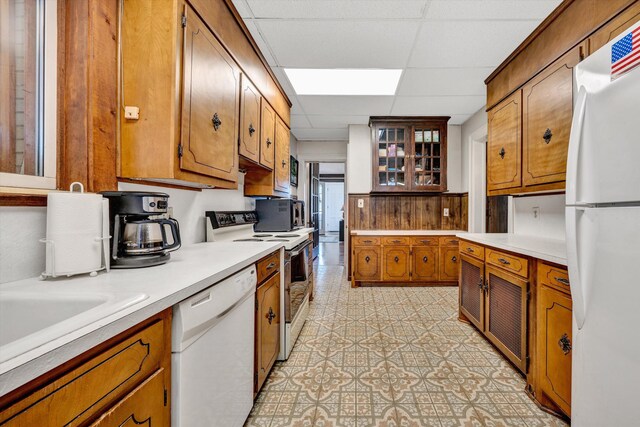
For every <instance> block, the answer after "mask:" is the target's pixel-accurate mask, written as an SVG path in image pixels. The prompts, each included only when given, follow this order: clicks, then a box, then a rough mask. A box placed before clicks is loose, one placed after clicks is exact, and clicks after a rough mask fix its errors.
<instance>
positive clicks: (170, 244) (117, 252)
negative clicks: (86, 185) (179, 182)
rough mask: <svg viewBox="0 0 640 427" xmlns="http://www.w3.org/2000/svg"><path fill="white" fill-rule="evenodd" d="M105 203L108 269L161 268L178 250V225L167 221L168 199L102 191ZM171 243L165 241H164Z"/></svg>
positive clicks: (125, 192)
mask: <svg viewBox="0 0 640 427" xmlns="http://www.w3.org/2000/svg"><path fill="white" fill-rule="evenodd" d="M101 194H102V195H103V196H104V197H105V198H107V199H109V235H110V236H111V240H110V244H111V257H110V262H111V268H138V267H150V266H152V265H159V264H164V263H165V262H167V261H169V258H170V254H169V252H171V251H175V250H176V249H178V248H179V247H180V228H179V227H178V221H176V220H175V219H173V218H168V217H167V215H166V214H167V211H168V208H169V205H168V200H169V195H168V194H165V193H151V192H144V191H105V192H103V193H101ZM169 235H170V237H171V239H168V237H169Z"/></svg>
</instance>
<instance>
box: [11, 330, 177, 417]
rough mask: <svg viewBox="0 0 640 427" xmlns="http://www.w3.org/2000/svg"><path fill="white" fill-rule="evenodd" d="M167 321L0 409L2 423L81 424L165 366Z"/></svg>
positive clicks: (139, 333) (126, 340) (134, 336)
mask: <svg viewBox="0 0 640 427" xmlns="http://www.w3.org/2000/svg"><path fill="white" fill-rule="evenodd" d="M164 325H165V323H164V322H162V321H158V322H157V323H154V324H153V325H151V326H149V327H148V328H146V329H144V330H142V331H140V332H138V333H136V334H134V335H133V336H131V337H129V338H127V339H125V340H124V341H122V342H120V343H119V344H116V345H115V346H113V347H111V348H110V349H108V350H106V351H105V352H104V353H102V354H100V355H99V356H97V357H95V358H93V359H91V360H89V361H88V362H86V363H84V364H83V365H81V366H79V367H78V368H76V369H74V370H72V371H71V372H69V373H67V374H65V375H63V376H62V377H60V378H58V379H56V380H54V381H53V382H52V383H49V384H48V385H46V386H45V387H43V388H42V389H40V390H38V391H36V392H35V393H33V394H31V395H29V396H28V397H27V398H25V399H23V400H21V401H19V402H18V403H16V404H14V405H13V406H11V407H9V408H8V409H7V410H6V411H4V412H2V413H0V425H3V426H37V425H42V420H47V425H55V426H62V425H64V426H78V425H82V424H84V423H86V421H87V420H88V419H89V418H91V417H92V416H93V415H95V414H96V413H100V412H102V411H104V410H105V409H106V408H108V407H110V406H112V405H113V404H114V403H115V402H116V401H117V400H119V399H120V398H122V396H123V395H124V394H125V393H127V392H129V391H131V390H132V389H133V388H134V387H135V386H136V385H137V384H140V383H141V382H142V381H144V379H145V378H147V377H149V375H151V374H152V373H153V372H155V371H157V370H158V369H160V368H161V365H162V362H163V357H164V353H165V339H164V337H165V330H164Z"/></svg>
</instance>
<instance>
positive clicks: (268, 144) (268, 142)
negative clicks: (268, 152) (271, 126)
mask: <svg viewBox="0 0 640 427" xmlns="http://www.w3.org/2000/svg"><path fill="white" fill-rule="evenodd" d="M270 145H271V140H270V139H269V138H267V147H269V146H270Z"/></svg>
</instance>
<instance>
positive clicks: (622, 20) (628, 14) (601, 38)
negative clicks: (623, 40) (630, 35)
mask: <svg viewBox="0 0 640 427" xmlns="http://www.w3.org/2000/svg"><path fill="white" fill-rule="evenodd" d="M638 21H640V2H634V3H633V4H632V5H631V6H629V7H628V8H627V9H625V11H624V12H622V13H621V14H619V15H617V16H616V17H615V18H613V19H612V20H611V21H609V22H608V23H607V24H605V25H604V26H603V27H602V28H600V29H599V30H598V31H596V32H595V33H594V34H593V35H592V36H591V37H589V53H590V54H591V53H593V52H595V51H597V50H598V49H600V48H601V47H602V46H604V45H605V44H607V43H609V42H610V41H611V40H613V39H614V38H616V37H617V36H619V35H620V34H622V32H623V31H625V30H626V29H627V28H629V27H631V26H632V25H633V24H634V23H635V22H638Z"/></svg>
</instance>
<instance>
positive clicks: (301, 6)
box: [248, 0, 427, 19]
mask: <svg viewBox="0 0 640 427" xmlns="http://www.w3.org/2000/svg"><path fill="white" fill-rule="evenodd" d="M248 2H249V5H250V6H251V10H252V11H253V14H254V16H255V17H257V18H279V19H418V18H421V17H422V14H423V12H424V8H425V5H426V3H427V1H426V0H349V1H345V0H323V1H318V0H296V1H291V0H248Z"/></svg>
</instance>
